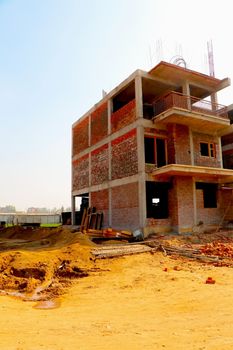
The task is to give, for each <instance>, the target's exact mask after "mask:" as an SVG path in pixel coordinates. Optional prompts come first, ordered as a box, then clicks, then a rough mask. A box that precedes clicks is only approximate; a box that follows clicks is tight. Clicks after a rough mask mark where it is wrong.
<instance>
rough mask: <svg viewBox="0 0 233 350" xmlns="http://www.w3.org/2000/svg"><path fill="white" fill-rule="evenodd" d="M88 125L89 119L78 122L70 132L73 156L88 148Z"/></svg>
mask: <svg viewBox="0 0 233 350" xmlns="http://www.w3.org/2000/svg"><path fill="white" fill-rule="evenodd" d="M88 123H89V117H86V118H85V119H83V120H82V121H80V122H79V123H78V124H77V125H76V126H75V127H74V128H73V130H72V133H73V144H72V145H73V150H72V152H73V156H75V155H76V154H78V153H80V152H82V151H83V150H85V149H86V148H87V147H88V134H89V131H88Z"/></svg>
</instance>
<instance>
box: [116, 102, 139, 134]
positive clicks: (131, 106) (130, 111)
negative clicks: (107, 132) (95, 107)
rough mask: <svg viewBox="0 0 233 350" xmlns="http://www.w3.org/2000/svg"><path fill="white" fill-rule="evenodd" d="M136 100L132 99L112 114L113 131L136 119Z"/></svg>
mask: <svg viewBox="0 0 233 350" xmlns="http://www.w3.org/2000/svg"><path fill="white" fill-rule="evenodd" d="M135 118H136V111H135V100H132V101H130V102H129V103H127V104H126V105H125V106H123V107H122V108H120V109H118V110H117V111H116V112H114V113H112V115H111V127H112V133H114V132H116V131H117V130H119V129H122V128H124V127H125V126H126V125H129V124H131V123H133V122H134V121H135Z"/></svg>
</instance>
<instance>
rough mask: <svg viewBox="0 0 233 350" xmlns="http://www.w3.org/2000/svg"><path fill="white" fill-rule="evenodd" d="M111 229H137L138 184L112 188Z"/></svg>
mask: <svg viewBox="0 0 233 350" xmlns="http://www.w3.org/2000/svg"><path fill="white" fill-rule="evenodd" d="M111 191H112V227H115V228H117V229H137V228H139V225H140V224H139V195H138V182H134V183H130V184H127V185H122V186H117V187H113V188H112V190H111Z"/></svg>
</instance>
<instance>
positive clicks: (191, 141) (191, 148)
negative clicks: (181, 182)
mask: <svg viewBox="0 0 233 350" xmlns="http://www.w3.org/2000/svg"><path fill="white" fill-rule="evenodd" d="M189 142H190V158H191V165H194V146H193V131H192V129H191V128H189Z"/></svg>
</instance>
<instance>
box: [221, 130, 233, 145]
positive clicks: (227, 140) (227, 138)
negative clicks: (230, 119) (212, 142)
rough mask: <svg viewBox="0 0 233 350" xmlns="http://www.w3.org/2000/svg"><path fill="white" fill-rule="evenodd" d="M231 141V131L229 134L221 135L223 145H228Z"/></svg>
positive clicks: (232, 136) (232, 140)
mask: <svg viewBox="0 0 233 350" xmlns="http://www.w3.org/2000/svg"><path fill="white" fill-rule="evenodd" d="M231 143H233V133H231V134H229V135H225V136H222V145H223V146H225V145H229V144H231Z"/></svg>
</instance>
